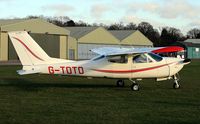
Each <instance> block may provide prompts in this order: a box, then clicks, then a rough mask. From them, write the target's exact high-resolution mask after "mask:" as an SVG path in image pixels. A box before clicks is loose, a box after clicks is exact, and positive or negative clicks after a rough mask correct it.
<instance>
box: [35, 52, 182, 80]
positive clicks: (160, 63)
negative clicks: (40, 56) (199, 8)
mask: <svg viewBox="0 0 200 124" xmlns="http://www.w3.org/2000/svg"><path fill="white" fill-rule="evenodd" d="M144 55H145V56H146V57H147V61H146V62H136V61H135V60H134V57H135V56H136V55H127V56H126V58H125V61H123V62H120V61H121V60H120V61H118V60H117V59H112V57H105V56H99V57H97V58H94V59H91V60H84V61H66V62H65V61H63V62H61V63H57V64H55V63H54V64H44V65H38V66H37V68H38V69H40V73H43V74H52V75H53V74H57V75H70V76H87V77H107V78H164V77H171V76H173V75H175V74H176V73H178V72H179V71H180V70H181V69H182V68H183V66H184V64H183V63H181V62H182V61H183V59H179V58H171V57H162V59H161V58H158V59H157V60H156V59H154V58H152V57H151V56H150V55H149V54H148V53H145V54H144ZM113 58H114V57H113ZM114 60H116V61H114Z"/></svg>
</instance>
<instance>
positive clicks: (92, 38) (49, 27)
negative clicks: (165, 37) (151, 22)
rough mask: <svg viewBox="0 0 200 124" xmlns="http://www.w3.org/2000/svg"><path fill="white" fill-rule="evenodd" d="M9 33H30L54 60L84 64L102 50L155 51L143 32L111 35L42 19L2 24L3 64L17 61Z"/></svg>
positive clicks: (0, 56)
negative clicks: (120, 48)
mask: <svg viewBox="0 0 200 124" xmlns="http://www.w3.org/2000/svg"><path fill="white" fill-rule="evenodd" d="M9 31H27V32H29V34H30V35H31V36H32V37H33V39H34V40H35V41H36V42H37V43H38V44H39V45H40V46H41V47H42V48H43V49H44V51H46V52H47V54H48V55H49V56H51V57H56V58H62V59H71V60H80V59H90V58H92V57H94V56H96V54H95V53H93V52H91V51H90V50H91V49H94V48H99V47H152V46H153V43H152V42H151V41H150V40H148V38H146V37H145V36H144V35H143V34H142V33H141V32H140V31H133V30H131V31H127V30H120V31H108V30H106V29H105V28H103V27H65V28H62V27H58V26H56V25H54V24H51V23H49V22H46V21H44V20H41V19H12V20H0V61H7V60H17V59H18V56H17V54H16V52H15V50H14V48H13V45H12V43H11V42H10V39H9V37H8V32H9Z"/></svg>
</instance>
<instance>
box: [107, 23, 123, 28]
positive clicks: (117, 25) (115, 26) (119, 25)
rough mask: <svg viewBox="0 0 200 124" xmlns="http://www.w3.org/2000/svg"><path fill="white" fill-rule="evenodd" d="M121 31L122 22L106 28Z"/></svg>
mask: <svg viewBox="0 0 200 124" xmlns="http://www.w3.org/2000/svg"><path fill="white" fill-rule="evenodd" d="M123 29H124V24H123V22H120V23H115V24H111V25H110V26H108V30H123Z"/></svg>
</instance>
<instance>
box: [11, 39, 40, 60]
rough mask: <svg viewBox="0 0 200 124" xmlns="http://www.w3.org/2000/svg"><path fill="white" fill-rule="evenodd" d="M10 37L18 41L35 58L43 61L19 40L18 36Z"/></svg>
mask: <svg viewBox="0 0 200 124" xmlns="http://www.w3.org/2000/svg"><path fill="white" fill-rule="evenodd" d="M12 38H14V39H15V40H17V41H19V42H20V43H21V44H22V45H23V46H24V47H25V48H26V49H27V50H28V51H29V52H30V53H31V54H32V55H33V56H34V57H35V58H37V59H39V60H41V61H44V60H43V59H41V58H40V57H38V56H37V55H36V54H35V53H34V52H33V51H31V49H30V48H29V47H28V46H26V44H25V43H24V42H23V41H22V40H20V39H19V38H16V37H12Z"/></svg>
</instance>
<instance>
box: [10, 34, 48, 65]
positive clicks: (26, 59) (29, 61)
mask: <svg viewBox="0 0 200 124" xmlns="http://www.w3.org/2000/svg"><path fill="white" fill-rule="evenodd" d="M8 35H9V37H10V39H11V41H12V44H13V46H14V48H15V50H16V52H17V54H18V56H19V59H20V61H21V63H22V65H23V66H32V65H40V64H44V63H45V61H47V60H49V59H50V57H49V56H48V55H47V54H46V52H45V51H44V50H43V49H42V48H41V47H40V46H39V45H38V44H37V43H36V42H35V41H34V40H33V39H32V38H31V36H30V35H29V34H28V33H27V32H26V31H16V32H9V33H8Z"/></svg>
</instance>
